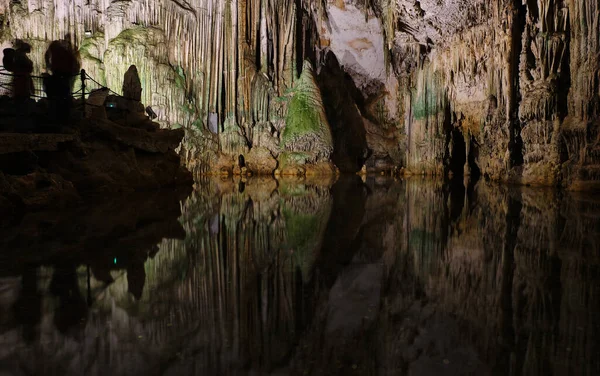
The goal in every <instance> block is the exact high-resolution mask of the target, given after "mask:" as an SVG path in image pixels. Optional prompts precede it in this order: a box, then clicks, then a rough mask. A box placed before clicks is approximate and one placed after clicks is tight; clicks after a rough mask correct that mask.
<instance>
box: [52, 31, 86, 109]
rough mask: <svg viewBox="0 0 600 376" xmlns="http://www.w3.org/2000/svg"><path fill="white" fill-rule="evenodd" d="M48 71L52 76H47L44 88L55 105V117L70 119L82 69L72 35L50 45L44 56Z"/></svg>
mask: <svg viewBox="0 0 600 376" xmlns="http://www.w3.org/2000/svg"><path fill="white" fill-rule="evenodd" d="M44 60H45V62H46V67H47V69H48V70H49V71H50V72H52V76H45V78H44V88H45V90H46V95H47V96H48V99H50V100H51V101H53V102H54V103H55V105H54V117H55V119H57V120H66V119H68V117H69V114H70V110H71V105H72V97H71V91H72V89H73V83H74V82H75V78H76V77H77V74H78V73H79V69H80V67H81V63H80V61H79V60H80V59H79V54H78V52H77V50H76V49H75V48H74V47H73V44H72V43H71V36H70V34H67V35H65V38H64V39H62V40H55V41H52V43H50V45H49V46H48V49H47V50H46V53H45V55H44Z"/></svg>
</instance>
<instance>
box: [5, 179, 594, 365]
mask: <svg viewBox="0 0 600 376" xmlns="http://www.w3.org/2000/svg"><path fill="white" fill-rule="evenodd" d="M169 200H171V201H174V202H175V204H176V199H173V198H172V197H171V198H163V199H162V200H161V199H160V198H159V199H158V201H157V202H162V203H163V204H164V205H167V204H168V203H167V204H165V202H167V201H169ZM130 204H131V203H130ZM119 205H125V204H119ZM168 205H170V208H171V209H172V208H173V205H172V204H168ZM146 206H148V204H146ZM146 206H144V207H146ZM156 209H157V210H159V213H162V217H161V218H160V220H158V219H157V215H156V214H152V213H150V212H149V213H146V212H143V211H142V210H141V209H140V208H137V207H136V208H135V210H133V209H132V210H131V212H135V213H137V215H138V217H136V219H135V221H133V222H132V224H129V225H123V224H121V227H118V226H117V227H115V228H112V227H111V226H110V225H109V224H106V225H105V226H106V227H107V229H106V230H105V233H106V234H109V235H106V236H105V237H104V238H102V239H103V240H102V242H101V243H102V244H110V246H107V247H106V248H105V249H102V245H98V244H97V246H96V247H95V249H94V252H91V251H90V252H85V250H84V252H80V253H76V252H74V251H73V252H72V253H70V254H69V255H71V256H68V255H65V254H64V253H52V254H51V255H48V257H46V259H44V257H42V256H40V255H39V254H37V255H35V257H34V256H33V255H34V252H33V251H32V250H31V249H29V248H31V247H29V246H28V244H30V243H31V241H30V242H29V243H23V242H22V241H21V240H14V241H12V242H11V243H10V245H11V247H13V248H14V249H12V250H11V251H12V252H13V253H10V252H9V254H11V255H13V256H11V259H10V260H7V259H3V260H2V262H3V263H4V265H5V266H4V267H3V268H2V270H3V274H2V275H3V277H2V280H0V372H1V371H4V370H7V371H12V372H14V374H16V375H21V374H56V375H58V374H61V375H63V374H88V375H95V374H103V375H104V374H114V375H121V374H122V375H125V374H127V375H132V374H145V375H154V374H156V375H159V374H160V375H180V374H202V375H212V374H214V375H227V374H260V373H265V374H281V375H283V374H299V375H304V374H310V375H330V374H343V375H347V374H361V375H364V374H367V375H397V374H412V375H443V374H453V375H456V374H460V375H464V374H473V375H482V374H498V375H508V374H514V375H553V374H554V375H562V374H578V375H579V374H600V356H599V355H600V348H599V346H598V341H597V340H596V338H598V337H599V335H600V327H599V325H600V324H599V320H598V319H599V316H600V314H599V312H600V293H599V287H598V286H600V284H599V283H598V282H599V280H600V277H599V273H598V269H599V268H598V265H599V263H600V257H599V256H600V200H598V199H597V198H595V197H594V196H586V195H576V194H567V193H564V192H563V193H559V192H555V191H552V190H540V189H529V188H515V187H507V186H499V185H492V184H488V183H486V182H484V181H480V182H478V183H477V185H476V186H475V187H469V188H468V189H465V187H464V186H462V184H455V185H454V186H449V185H447V184H443V183H441V182H437V181H430V180H422V179H410V180H407V181H400V180H393V179H390V178H386V177H376V178H368V179H366V180H365V181H364V182H363V181H361V179H360V178H358V177H344V178H341V179H339V180H338V181H337V182H336V183H335V184H333V182H329V181H320V180H315V181H308V182H307V181H303V182H294V181H279V182H278V181H276V180H273V179H258V178H256V179H251V180H249V181H243V182H242V181H240V180H239V179H238V180H231V179H214V180H209V181H206V182H204V183H203V184H199V185H198V187H197V190H196V191H195V192H194V193H193V194H192V195H191V196H189V197H188V198H187V199H186V200H185V201H184V203H183V204H182V205H181V210H180V211H178V210H175V211H174V210H166V209H164V208H161V207H156ZM123 210H124V209H122V208H121V209H120V211H121V212H122V211H123ZM141 212H143V213H145V214H143V215H142V214H139V213H141ZM174 212H176V215H173V213H174ZM99 213H100V214H99V217H98V218H104V217H102V213H104V212H103V211H99ZM82 215H84V214H82ZM177 216H180V217H179V219H177ZM158 217H160V216H158ZM98 218H96V220H97V221H100V219H98ZM148 218H153V220H149V219H148ZM177 220H178V221H179V223H180V226H181V227H182V228H183V229H184V230H185V234H186V235H185V237H184V238H182V239H165V240H163V241H162V242H161V243H160V244H159V246H158V248H154V249H152V248H153V247H152V244H153V243H152V242H155V241H156V240H154V239H155V237H156V236H159V237H160V236H161V231H163V230H164V229H165V228H169V231H167V233H165V235H163V236H168V237H171V236H173V235H172V234H176V233H177V230H174V229H173V226H176V227H179V225H177V222H176V221H177ZM29 222H32V220H30V221H29ZM123 222H124V223H128V222H127V221H126V220H123ZM106 223H114V218H107V219H106ZM57 226H58V225H57ZM87 226H88V228H94V229H95V230H94V231H98V229H96V227H93V226H92V225H91V224H88V225H87ZM123 226H125V228H127V231H123V230H122V228H123ZM61 228H62V227H61ZM118 229H121V230H118ZM110 234H112V235H110ZM169 234H171V235H169ZM149 235H153V236H154V237H153V236H149ZM88 236H89V235H88ZM110 236H112V237H113V238H111V239H112V241H111V242H108V240H107V239H108V238H110ZM38 238H40V237H39V236H38ZM38 238H36V239H37V240H36V242H34V243H35V246H36V247H38V248H39V249H40V250H42V252H43V249H44V248H40V247H41V246H42V245H43V244H44V243H43V239H38ZM78 241H80V242H81V243H82V244H85V245H86V246H89V245H91V244H93V242H90V241H87V242H86V241H83V240H81V239H79V240H78ZM71 243H73V239H72V238H69V239H68V241H67V240H63V242H62V243H61V241H60V239H53V242H52V247H53V248H52V249H54V250H56V249H60V248H61V246H63V247H67V245H68V244H71ZM96 243H97V241H96ZM6 244H9V243H6ZM77 244H79V243H77ZM28 247H29V248H28ZM17 251H18V252H19V253H18V254H21V255H26V256H21V257H17V256H14V255H16V254H17ZM9 264H10V265H9Z"/></svg>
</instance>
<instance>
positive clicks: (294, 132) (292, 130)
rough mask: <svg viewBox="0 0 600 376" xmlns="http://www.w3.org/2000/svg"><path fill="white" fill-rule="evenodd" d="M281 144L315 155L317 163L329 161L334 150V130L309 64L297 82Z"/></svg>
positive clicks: (306, 64) (296, 150)
mask: <svg viewBox="0 0 600 376" xmlns="http://www.w3.org/2000/svg"><path fill="white" fill-rule="evenodd" d="M281 141H282V144H283V147H284V149H285V150H288V151H292V152H309V153H314V154H315V159H317V160H328V159H329V157H330V156H331V153H332V151H333V141H332V136H331V129H330V127H329V123H328V122H327V117H326V115H325V109H324V107H323V100H322V98H321V92H320V90H319V87H318V86H317V83H316V81H315V75H314V72H313V68H312V65H311V64H310V62H309V61H305V62H304V66H303V70H302V74H301V75H300V78H299V79H298V80H297V81H296V86H295V87H294V95H293V97H292V100H291V101H290V104H289V107H288V113H287V116H286V120H285V128H284V130H283V132H282V135H281Z"/></svg>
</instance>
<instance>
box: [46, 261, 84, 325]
mask: <svg viewBox="0 0 600 376" xmlns="http://www.w3.org/2000/svg"><path fill="white" fill-rule="evenodd" d="M49 290H50V292H51V293H52V294H53V295H54V296H56V297H58V300H59V306H58V308H57V309H56V311H55V313H54V325H56V328H57V329H58V330H59V331H60V332H61V333H66V332H67V331H68V330H69V329H70V328H71V327H73V326H75V325H77V324H80V323H81V321H82V320H84V319H85V317H86V315H87V311H88V305H87V303H86V301H85V299H84V297H83V296H82V295H81V292H80V291H79V283H78V280H77V270H76V267H75V265H74V264H71V263H67V262H65V263H59V264H57V265H55V266H54V273H53V275H52V281H51V282H50V288H49Z"/></svg>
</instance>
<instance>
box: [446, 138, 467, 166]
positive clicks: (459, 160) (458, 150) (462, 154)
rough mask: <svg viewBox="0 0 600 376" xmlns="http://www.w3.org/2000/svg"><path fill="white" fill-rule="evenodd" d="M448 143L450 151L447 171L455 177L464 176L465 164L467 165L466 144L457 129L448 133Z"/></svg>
mask: <svg viewBox="0 0 600 376" xmlns="http://www.w3.org/2000/svg"><path fill="white" fill-rule="evenodd" d="M450 141H451V143H452V147H451V150H449V151H450V161H449V162H450V163H449V165H448V168H449V171H450V172H452V174H453V175H454V176H455V177H457V176H463V175H464V169H465V164H466V163H467V144H466V143H465V138H464V136H463V134H462V132H461V131H460V129H459V128H453V129H452V131H451V132H450Z"/></svg>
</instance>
